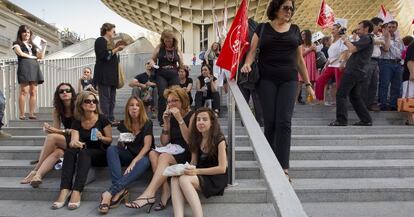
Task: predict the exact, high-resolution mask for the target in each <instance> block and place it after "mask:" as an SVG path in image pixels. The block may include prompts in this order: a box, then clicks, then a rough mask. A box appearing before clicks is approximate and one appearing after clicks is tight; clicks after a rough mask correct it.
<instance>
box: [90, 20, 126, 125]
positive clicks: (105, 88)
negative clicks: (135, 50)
mask: <svg viewBox="0 0 414 217" xmlns="http://www.w3.org/2000/svg"><path fill="white" fill-rule="evenodd" d="M114 36H115V25H114V24H111V23H104V24H103V25H102V27H101V37H99V38H97V39H96V41H95V56H96V64H95V69H94V72H95V74H94V77H93V83H94V84H95V85H97V86H98V92H99V99H100V100H101V107H102V112H103V114H104V115H105V116H106V117H107V118H108V119H109V121H111V122H115V117H114V108H115V100H116V98H115V97H116V87H117V86H118V81H119V78H118V70H119V69H118V64H119V57H118V55H117V53H118V52H120V51H122V50H123V49H124V47H125V45H119V46H117V47H115V45H114V44H113V41H112V38H113V37H114Z"/></svg>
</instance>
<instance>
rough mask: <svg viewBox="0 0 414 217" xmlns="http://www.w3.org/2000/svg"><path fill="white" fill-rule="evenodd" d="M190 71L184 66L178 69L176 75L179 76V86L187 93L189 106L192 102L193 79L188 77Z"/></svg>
mask: <svg viewBox="0 0 414 217" xmlns="http://www.w3.org/2000/svg"><path fill="white" fill-rule="evenodd" d="M189 75H190V72H189V71H188V69H186V68H182V69H180V70H179V71H178V77H179V78H180V87H182V88H184V90H185V91H186V92H187V94H188V98H189V99H190V106H191V105H192V104H193V96H192V95H191V90H192V89H193V79H192V78H190V77H189Z"/></svg>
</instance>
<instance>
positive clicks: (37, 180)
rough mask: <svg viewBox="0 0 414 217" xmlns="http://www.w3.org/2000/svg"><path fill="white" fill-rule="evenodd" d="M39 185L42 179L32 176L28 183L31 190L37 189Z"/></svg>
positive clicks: (38, 176)
mask: <svg viewBox="0 0 414 217" xmlns="http://www.w3.org/2000/svg"><path fill="white" fill-rule="evenodd" d="M40 184H42V177H41V176H40V175H37V174H36V175H35V176H33V178H32V180H31V181H30V185H31V186H32V187H33V188H38V187H39V185H40Z"/></svg>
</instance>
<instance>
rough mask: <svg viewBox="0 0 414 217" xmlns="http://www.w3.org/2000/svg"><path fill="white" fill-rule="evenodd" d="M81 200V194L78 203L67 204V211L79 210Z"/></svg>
mask: <svg viewBox="0 0 414 217" xmlns="http://www.w3.org/2000/svg"><path fill="white" fill-rule="evenodd" d="M81 198H82V193H80V194H79V201H78V202H69V203H68V209H69V210H75V209H77V208H79V207H80V204H81Z"/></svg>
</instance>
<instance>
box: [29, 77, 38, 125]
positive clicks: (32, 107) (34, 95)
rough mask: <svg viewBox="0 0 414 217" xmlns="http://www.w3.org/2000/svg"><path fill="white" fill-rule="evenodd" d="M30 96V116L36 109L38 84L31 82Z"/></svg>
mask: <svg viewBox="0 0 414 217" xmlns="http://www.w3.org/2000/svg"><path fill="white" fill-rule="evenodd" d="M29 86H30V92H29V93H30V98H29V117H33V116H34V112H35V109H36V98H37V84H36V83H34V82H30V85H29Z"/></svg>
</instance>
